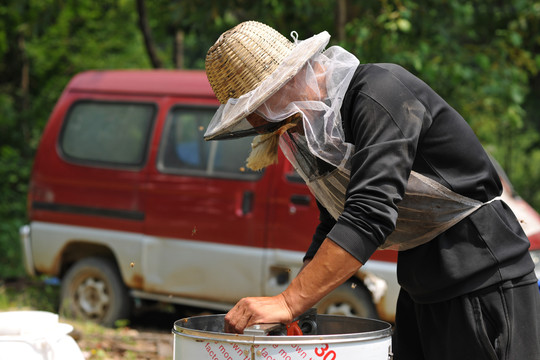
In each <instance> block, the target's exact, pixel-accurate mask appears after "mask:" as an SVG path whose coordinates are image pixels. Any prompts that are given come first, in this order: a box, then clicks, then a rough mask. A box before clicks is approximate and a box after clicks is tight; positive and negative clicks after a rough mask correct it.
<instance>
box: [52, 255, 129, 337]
mask: <svg viewBox="0 0 540 360" xmlns="http://www.w3.org/2000/svg"><path fill="white" fill-rule="evenodd" d="M130 303H131V302H130V298H129V295H128V291H127V288H126V286H125V285H124V282H123V281H122V277H121V276H120V273H119V272H118V269H117V267H116V265H115V263H114V262H113V261H111V260H108V259H105V258H98V257H92V258H86V259H82V260H80V261H78V262H76V263H75V265H73V266H72V267H71V268H70V269H69V270H68V271H67V273H66V275H65V276H64V278H63V279H62V286H61V292H60V314H62V315H63V316H65V317H68V318H72V319H77V320H90V321H93V322H96V323H98V324H101V325H104V326H108V327H113V326H115V323H116V322H117V321H118V320H120V319H128V318H129V315H130Z"/></svg>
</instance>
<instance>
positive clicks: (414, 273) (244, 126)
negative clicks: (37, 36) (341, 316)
mask: <svg viewBox="0 0 540 360" xmlns="http://www.w3.org/2000/svg"><path fill="white" fill-rule="evenodd" d="M291 35H292V39H293V41H289V40H288V39H286V38H285V37H284V36H282V35H281V34H279V33H278V32H277V31H275V30H274V29H272V28H271V27H269V26H267V25H264V24H261V23H259V22H254V21H248V22H244V23H241V24H239V25H237V26H236V27H234V28H233V29H230V30H229V31H227V32H225V33H224V34H222V35H221V37H220V38H219V39H218V40H217V42H216V43H215V44H214V45H213V46H212V47H211V48H210V49H209V51H208V54H207V57H206V73H207V76H208V80H209V82H210V84H211V86H212V88H213V90H214V92H215V94H216V96H217V98H218V100H219V101H220V103H221V104H222V105H221V106H220V107H219V109H218V111H217V113H216V114H215V116H214V118H213V119H212V121H211V123H210V125H209V127H208V129H207V131H206V133H205V138H206V139H207V140H217V139H226V138H231V137H239V136H246V135H252V134H257V136H256V137H255V138H254V141H253V143H252V152H251V154H250V157H249V158H248V160H247V165H248V166H249V167H250V168H252V169H255V170H258V169H262V168H264V167H266V166H268V165H271V164H272V163H274V162H276V161H277V160H276V159H277V151H278V146H279V147H280V148H281V149H282V151H283V152H284V154H285V156H286V157H287V159H288V160H289V161H290V162H291V163H292V164H293V165H294V167H295V169H296V170H297V171H298V173H299V174H300V175H301V176H302V177H303V179H304V180H305V181H306V183H307V185H308V186H309V188H310V190H311V191H312V193H313V195H314V196H315V197H316V199H317V202H318V205H319V208H320V224H319V226H318V227H317V229H316V231H315V235H314V237H313V242H312V244H311V246H310V248H309V249H308V250H307V253H306V256H305V259H304V267H303V269H302V270H301V272H300V273H299V274H298V276H297V277H296V278H295V279H294V280H293V281H292V282H291V284H290V285H289V286H288V288H287V289H286V290H285V291H283V292H282V293H281V294H279V295H277V296H273V297H258V298H244V299H242V300H240V301H239V302H238V303H237V304H236V306H235V307H234V308H233V309H231V311H230V312H229V313H228V314H227V315H226V317H225V323H226V324H225V326H226V331H230V332H237V333H241V332H242V331H243V329H244V328H245V327H247V326H250V325H253V324H256V323H274V322H281V323H289V322H291V320H292V319H293V318H295V317H297V316H298V315H300V314H302V313H303V312H305V311H306V310H308V309H309V308H310V307H312V306H314V305H315V304H316V303H317V302H318V301H319V300H320V299H322V298H323V297H324V296H325V295H327V294H328V293H329V292H331V291H332V290H333V289H335V288H336V287H338V286H339V285H340V284H342V283H343V282H344V281H346V280H347V279H349V278H350V277H351V276H352V275H353V274H355V273H356V272H357V270H358V269H359V268H360V267H361V266H362V264H365V263H366V261H367V260H368V259H369V258H370V256H371V255H372V254H373V253H374V252H375V251H376V250H377V249H379V248H386V249H396V250H399V255H398V265H397V273H398V280H399V283H400V285H401V292H400V295H399V299H398V304H397V311H396V332H395V338H394V342H393V348H394V354H395V357H394V358H395V359H414V360H419V359H540V321H539V320H540V294H539V291H538V285H537V279H536V276H535V274H534V264H533V262H532V260H531V257H530V255H529V252H528V248H529V241H528V239H527V237H526V236H525V234H524V233H523V231H522V229H521V227H520V224H519V223H518V221H517V220H516V218H515V216H514V215H513V213H512V212H511V211H510V209H509V208H508V206H507V205H506V204H505V203H504V202H502V201H501V200H500V199H498V198H497V197H498V196H499V195H500V194H501V191H502V186H501V183H500V180H499V177H498V175H497V172H496V171H495V168H494V167H493V165H492V163H491V162H490V159H489V157H488V155H487V154H486V153H485V151H484V149H483V148H482V146H481V144H480V142H479V141H478V139H477V138H476V136H475V135H474V133H473V131H472V130H471V128H470V127H469V126H468V125H467V123H466V121H465V120H464V119H463V118H462V117H461V116H460V115H459V114H458V113H457V112H456V111H455V110H454V109H453V108H452V107H451V106H450V105H448V104H447V103H446V102H445V101H444V100H443V99H442V98H441V97H440V96H439V95H437V94H436V93H435V92H434V91H433V90H432V89H431V88H430V87H429V86H428V85H426V84H425V83H424V82H422V81H421V80H420V79H418V78H417V77H416V76H414V75H412V74H411V73H409V72H408V71H406V70H405V69H403V68H402V67H400V66H398V65H394V64H359V60H358V59H357V58H356V57H355V56H353V55H352V54H350V53H349V52H347V51H346V50H344V49H343V48H341V47H337V46H333V47H330V48H328V49H326V50H325V47H326V45H327V44H328V42H329V40H330V35H329V34H328V33H327V32H322V33H320V34H318V35H315V36H313V37H311V38H308V39H307V40H304V41H299V40H298V38H297V35H296V33H294V32H293V33H292V34H291ZM291 225H292V224H291Z"/></svg>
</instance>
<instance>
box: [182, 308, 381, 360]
mask: <svg viewBox="0 0 540 360" xmlns="http://www.w3.org/2000/svg"><path fill="white" fill-rule="evenodd" d="M224 317H225V315H209V316H195V317H191V318H186V319H180V320H178V321H176V322H175V323H174V328H173V330H172V332H173V334H174V360H192V359H212V360H218V359H226V360H301V359H302V360H305V359H308V360H309V359H311V360H349V359H362V360H389V359H392V348H391V346H392V345H391V343H392V340H391V325H390V324H388V323H386V322H383V321H378V320H372V319H364V318H358V317H348V316H333V315H317V320H316V324H317V331H316V335H303V336H268V335H266V336H265V335H260V336H258V335H245V334H244V335H237V334H228V333H224V332H223V319H224Z"/></svg>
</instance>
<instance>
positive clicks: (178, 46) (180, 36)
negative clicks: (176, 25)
mask: <svg viewBox="0 0 540 360" xmlns="http://www.w3.org/2000/svg"><path fill="white" fill-rule="evenodd" d="M174 66H175V67H176V68H177V69H183V68H184V31H182V30H176V34H175V36H174Z"/></svg>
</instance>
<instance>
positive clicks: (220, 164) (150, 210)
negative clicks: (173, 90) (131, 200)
mask: <svg viewBox="0 0 540 360" xmlns="http://www.w3.org/2000/svg"><path fill="white" fill-rule="evenodd" d="M215 111H216V108H215V107H193V106H191V107H190V106H180V105H178V106H174V107H172V108H171V109H170V111H169V112H168V116H167V119H166V121H165V126H164V129H163V131H162V133H161V136H160V145H159V149H158V151H157V156H156V157H155V159H156V161H155V163H156V167H155V169H153V170H152V171H151V173H150V175H149V176H150V177H149V181H148V184H147V185H146V187H145V190H144V191H143V193H144V194H143V198H144V206H145V209H146V218H145V229H146V230H145V232H146V234H147V237H146V241H145V257H146V258H145V260H144V264H143V266H144V267H145V271H144V273H145V279H144V290H145V291H148V292H154V293H156V292H157V293H162V294H172V295H175V296H183V297H195V298H197V299H205V300H211V301H222V302H229V303H234V302H236V301H237V300H238V299H239V298H241V297H244V296H257V295H260V294H261V278H262V258H263V253H264V248H263V245H264V243H265V233H266V225H265V219H266V217H267V203H268V196H267V195H268V189H269V184H270V182H269V179H268V177H267V176H266V175H265V173H264V172H253V171H250V170H248V169H247V168H246V167H245V159H246V157H247V155H248V153H249V150H250V143H251V139H250V138H242V139H238V140H228V141H209V142H207V141H204V140H203V134H204V131H205V130H206V127H207V126H208V123H209V122H210V119H211V118H212V116H213V114H214V113H215Z"/></svg>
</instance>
